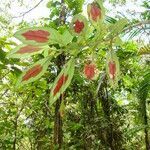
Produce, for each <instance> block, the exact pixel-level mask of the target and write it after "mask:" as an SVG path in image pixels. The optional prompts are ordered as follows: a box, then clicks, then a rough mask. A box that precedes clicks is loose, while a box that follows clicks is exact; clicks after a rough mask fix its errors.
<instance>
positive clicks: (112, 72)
mask: <svg viewBox="0 0 150 150" xmlns="http://www.w3.org/2000/svg"><path fill="white" fill-rule="evenodd" d="M106 71H107V75H108V79H109V82H110V84H111V86H112V87H116V86H117V84H118V78H119V73H120V71H119V61H118V57H117V55H116V53H115V52H114V51H113V50H112V51H109V52H108V53H107V56H106Z"/></svg>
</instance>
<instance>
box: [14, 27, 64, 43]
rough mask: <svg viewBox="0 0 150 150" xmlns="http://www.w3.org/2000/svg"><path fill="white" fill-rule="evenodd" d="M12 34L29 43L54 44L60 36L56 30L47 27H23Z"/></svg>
mask: <svg viewBox="0 0 150 150" xmlns="http://www.w3.org/2000/svg"><path fill="white" fill-rule="evenodd" d="M14 36H15V37H16V38H17V39H19V40H20V41H22V42H23V43H25V44H29V45H47V44H55V43H58V42H59V41H60V38H61V35H60V34H59V33H58V32H57V30H55V29H53V28H47V27H34V28H25V29H22V30H20V31H18V32H16V33H15V35H14Z"/></svg>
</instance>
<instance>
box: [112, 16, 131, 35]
mask: <svg viewBox="0 0 150 150" xmlns="http://www.w3.org/2000/svg"><path fill="white" fill-rule="evenodd" d="M127 24H128V20H127V19H120V20H119V21H117V22H116V23H115V24H113V25H111V26H110V34H111V35H115V34H118V33H120V32H121V31H122V30H123V29H124V27H125V26H126V25H127Z"/></svg>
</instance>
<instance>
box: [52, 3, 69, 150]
mask: <svg viewBox="0 0 150 150" xmlns="http://www.w3.org/2000/svg"><path fill="white" fill-rule="evenodd" d="M61 6H62V10H61V12H60V17H59V21H60V25H64V24H65V20H66V8H65V5H64V0H61ZM56 61H57V62H56V64H57V66H58V72H60V70H61V69H62V66H63V65H64V63H65V55H64V54H60V55H59V56H58V58H57V60H56ZM62 99H63V96H62V95H61V96H60V98H59V99H58V100H57V101H56V105H55V121H54V146H58V149H61V148H62V144H63V130H62V127H63V122H62V117H61V115H60V111H59V109H60V106H61V103H62Z"/></svg>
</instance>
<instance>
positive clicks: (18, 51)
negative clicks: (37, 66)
mask: <svg viewBox="0 0 150 150" xmlns="http://www.w3.org/2000/svg"><path fill="white" fill-rule="evenodd" d="M46 49H49V46H47V45H44V46H36V45H24V44H22V45H19V46H17V47H16V48H15V49H13V50H12V51H11V52H10V53H9V54H8V55H7V57H9V58H21V57H23V58H24V57H29V56H32V55H35V54H38V53H41V52H43V51H44V50H46Z"/></svg>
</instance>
